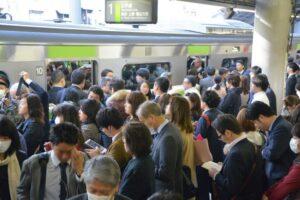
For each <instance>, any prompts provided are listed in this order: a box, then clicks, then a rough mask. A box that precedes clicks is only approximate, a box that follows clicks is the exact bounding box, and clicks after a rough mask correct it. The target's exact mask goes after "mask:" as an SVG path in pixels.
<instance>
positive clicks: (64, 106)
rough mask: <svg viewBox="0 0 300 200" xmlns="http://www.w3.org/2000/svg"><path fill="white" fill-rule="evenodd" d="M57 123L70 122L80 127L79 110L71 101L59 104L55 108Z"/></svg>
mask: <svg viewBox="0 0 300 200" xmlns="http://www.w3.org/2000/svg"><path fill="white" fill-rule="evenodd" d="M54 115H55V124H60V123H63V122H70V123H72V124H74V125H75V126H77V127H78V128H80V121H79V115H78V110H77V109H76V107H75V106H74V105H73V104H71V103H67V102H64V103H61V104H58V105H57V106H56V107H55V109H54Z"/></svg>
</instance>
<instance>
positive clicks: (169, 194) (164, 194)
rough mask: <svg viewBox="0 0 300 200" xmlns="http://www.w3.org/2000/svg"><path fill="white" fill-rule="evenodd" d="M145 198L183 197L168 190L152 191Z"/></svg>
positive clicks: (171, 198) (150, 199)
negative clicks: (149, 195)
mask: <svg viewBox="0 0 300 200" xmlns="http://www.w3.org/2000/svg"><path fill="white" fill-rule="evenodd" d="M147 200H183V198H182V195H179V194H176V193H173V192H170V191H162V192H156V193H154V194H153V195H152V196H151V197H149V198H148V199H147Z"/></svg>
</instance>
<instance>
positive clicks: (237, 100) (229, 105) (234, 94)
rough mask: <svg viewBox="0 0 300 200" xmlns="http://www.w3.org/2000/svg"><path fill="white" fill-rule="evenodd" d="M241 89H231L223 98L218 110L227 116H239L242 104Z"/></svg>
mask: <svg viewBox="0 0 300 200" xmlns="http://www.w3.org/2000/svg"><path fill="white" fill-rule="evenodd" d="M241 92H242V91H241V88H232V89H229V90H228V92H227V94H226V96H225V97H224V98H222V100H221V102H220V104H219V106H218V108H219V109H220V110H221V111H222V112H223V113H226V114H232V115H234V116H237V114H238V112H239V109H240V107H241V104H242V102H241V101H242V100H241Z"/></svg>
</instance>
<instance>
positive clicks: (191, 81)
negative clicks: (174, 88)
mask: <svg viewBox="0 0 300 200" xmlns="http://www.w3.org/2000/svg"><path fill="white" fill-rule="evenodd" d="M185 79H186V80H188V82H189V83H190V84H192V86H193V87H195V86H196V84H197V78H196V77H195V76H193V75H188V76H186V77H185Z"/></svg>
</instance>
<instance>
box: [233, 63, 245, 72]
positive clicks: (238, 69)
mask: <svg viewBox="0 0 300 200" xmlns="http://www.w3.org/2000/svg"><path fill="white" fill-rule="evenodd" d="M235 67H236V70H237V71H238V72H241V71H243V70H244V69H245V66H244V62H243V61H241V60H238V61H236V64H235Z"/></svg>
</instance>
